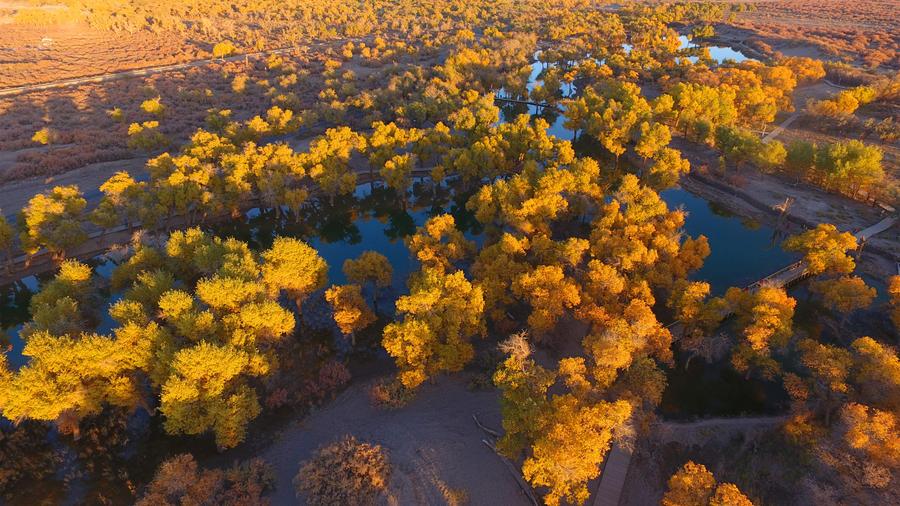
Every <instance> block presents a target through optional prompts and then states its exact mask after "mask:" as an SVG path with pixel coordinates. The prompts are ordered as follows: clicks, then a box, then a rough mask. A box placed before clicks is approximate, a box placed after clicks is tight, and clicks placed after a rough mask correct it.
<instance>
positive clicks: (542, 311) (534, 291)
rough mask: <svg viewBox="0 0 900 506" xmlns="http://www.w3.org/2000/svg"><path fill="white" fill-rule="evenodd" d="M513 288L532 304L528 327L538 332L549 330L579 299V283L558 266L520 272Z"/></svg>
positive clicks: (519, 295)
mask: <svg viewBox="0 0 900 506" xmlns="http://www.w3.org/2000/svg"><path fill="white" fill-rule="evenodd" d="M512 291H513V293H514V294H515V295H516V296H518V297H520V298H522V299H524V300H526V301H528V303H529V304H530V305H531V314H530V315H529V316H528V326H529V327H531V329H532V330H534V332H536V333H538V334H543V333H545V332H548V331H550V330H552V329H553V327H554V326H555V325H556V322H557V320H559V318H560V317H561V316H563V314H565V311H566V310H567V309H572V308H574V307H575V306H577V305H578V304H579V303H580V302H581V294H580V291H579V289H578V284H577V283H575V281H573V280H572V279H571V278H569V277H567V276H566V275H565V272H563V269H562V267H561V266H559V265H541V266H538V267H536V268H535V269H533V270H530V271H527V272H524V273H522V274H521V275H520V276H519V277H518V278H517V279H516V280H515V282H514V283H513V285H512Z"/></svg>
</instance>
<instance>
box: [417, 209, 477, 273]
mask: <svg viewBox="0 0 900 506" xmlns="http://www.w3.org/2000/svg"><path fill="white" fill-rule="evenodd" d="M406 247H407V248H409V251H410V252H411V253H412V254H413V256H414V257H415V259H416V260H418V261H419V262H420V263H421V264H422V265H423V266H425V267H440V268H443V269H450V268H451V267H452V266H453V264H454V263H456V262H458V261H460V260H462V259H464V258H466V257H468V256H469V255H471V254H473V253H474V252H475V243H473V242H472V241H470V240H468V239H466V238H465V236H464V235H463V233H462V232H460V231H459V230H458V229H457V228H456V220H455V219H454V218H453V215H450V214H441V215H438V216H435V217H433V218H429V220H428V221H426V222H425V225H424V226H422V227H418V228H417V229H416V233H415V234H413V235H411V236H410V237H409V238H408V239H407V240H406Z"/></svg>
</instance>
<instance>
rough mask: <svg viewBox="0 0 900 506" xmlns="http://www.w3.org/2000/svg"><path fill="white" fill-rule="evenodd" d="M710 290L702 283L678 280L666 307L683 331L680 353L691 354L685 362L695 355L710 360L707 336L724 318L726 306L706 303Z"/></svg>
mask: <svg viewBox="0 0 900 506" xmlns="http://www.w3.org/2000/svg"><path fill="white" fill-rule="evenodd" d="M709 291H710V285H709V283H706V282H704V281H686V280H679V281H677V282H676V283H675V286H674V287H673V288H672V292H671V294H670V295H669V300H668V305H669V307H670V308H671V309H672V310H673V311H674V312H675V317H676V318H677V319H678V321H679V322H681V324H682V328H683V331H684V332H683V334H682V336H681V339H680V340H679V341H678V343H679V345H680V346H681V349H682V350H686V351H690V352H691V353H692V355H691V357H690V358H688V361H687V363H690V360H691V358H693V357H694V356H695V355H698V354H699V355H703V356H704V357H705V358H706V359H707V360H710V359H711V357H712V355H713V354H714V352H715V350H714V349H712V347H711V345H712V343H711V339H710V337H709V336H710V335H711V334H712V333H713V331H715V329H716V327H718V326H719V324H720V323H721V322H722V320H723V319H724V317H725V313H726V307H725V306H726V305H727V303H726V302H725V301H724V300H721V299H711V300H707V298H708V296H709ZM685 367H687V364H686V365H685Z"/></svg>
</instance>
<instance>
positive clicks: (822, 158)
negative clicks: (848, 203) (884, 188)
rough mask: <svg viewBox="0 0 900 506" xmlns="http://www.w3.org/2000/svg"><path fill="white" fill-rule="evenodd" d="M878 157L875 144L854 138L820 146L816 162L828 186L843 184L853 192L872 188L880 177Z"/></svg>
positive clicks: (840, 186) (836, 187)
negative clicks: (868, 143) (866, 143)
mask: <svg viewBox="0 0 900 506" xmlns="http://www.w3.org/2000/svg"><path fill="white" fill-rule="evenodd" d="M882 157H883V153H882V151H881V149H880V148H878V147H877V146H867V145H865V144H863V143H862V142H860V141H858V140H855V139H854V140H851V141H848V142H835V143H834V144H829V145H827V146H823V147H821V148H820V149H819V152H818V154H817V156H816V165H817V168H818V169H819V170H820V171H821V172H822V173H823V174H824V177H825V184H826V186H827V187H828V188H835V189H841V190H843V189H844V188H846V190H847V191H849V193H850V194H851V195H856V194H858V193H859V192H860V190H867V189H872V188H875V187H876V186H877V185H878V184H880V183H881V182H882V181H883V180H884V169H883V168H882V166H881V159H882Z"/></svg>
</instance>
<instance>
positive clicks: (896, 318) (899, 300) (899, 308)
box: [888, 276, 900, 329]
mask: <svg viewBox="0 0 900 506" xmlns="http://www.w3.org/2000/svg"><path fill="white" fill-rule="evenodd" d="M888 295H889V296H890V305H891V321H893V322H894V326H895V327H897V328H898V329H900V276H891V279H890V281H889V282H888Z"/></svg>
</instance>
